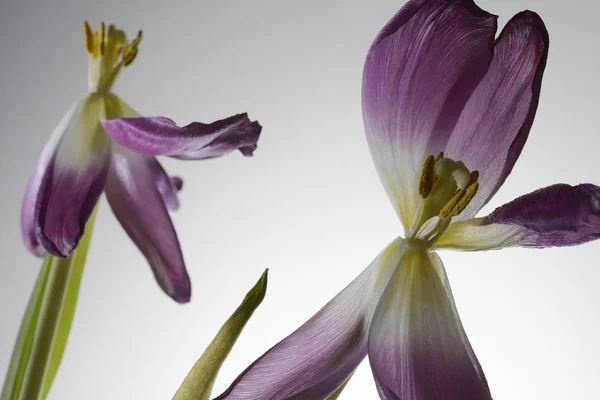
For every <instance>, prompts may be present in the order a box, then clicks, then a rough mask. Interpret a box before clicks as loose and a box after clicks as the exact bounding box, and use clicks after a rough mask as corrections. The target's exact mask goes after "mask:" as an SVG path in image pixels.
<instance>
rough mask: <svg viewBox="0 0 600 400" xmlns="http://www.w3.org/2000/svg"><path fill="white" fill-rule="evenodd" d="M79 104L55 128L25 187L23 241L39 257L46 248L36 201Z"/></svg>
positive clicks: (22, 224)
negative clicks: (37, 225)
mask: <svg viewBox="0 0 600 400" xmlns="http://www.w3.org/2000/svg"><path fill="white" fill-rule="evenodd" d="M77 105H78V103H75V104H73V105H72V106H71V108H70V109H69V111H67V113H66V114H65V116H64V117H63V118H62V120H61V121H60V122H59V124H58V126H57V127H56V129H54V132H52V135H51V136H50V138H49V139H48V142H47V143H46V145H45V146H44V149H43V150H42V153H41V154H40V158H39V160H38V162H37V165H36V167H35V171H34V172H33V175H32V176H31V178H30V179H29V182H28V184H27V188H26V189H25V196H24V197H23V203H22V207H21V230H22V234H23V242H24V243H25V247H26V248H27V250H29V251H30V252H31V253H32V254H34V255H36V256H38V257H42V256H43V255H44V254H45V253H46V250H45V249H44V247H43V246H42V245H41V244H40V243H39V242H38V240H37V235H36V233H35V203H36V200H37V197H38V193H39V190H40V185H41V184H42V179H43V177H44V174H45V173H46V170H47V169H48V165H49V164H50V161H52V157H53V156H54V153H55V152H56V147H57V146H58V144H59V143H60V139H61V138H62V137H63V135H64V133H65V131H66V130H67V129H68V128H69V125H70V123H71V120H72V119H73V115H74V113H75V110H77Z"/></svg>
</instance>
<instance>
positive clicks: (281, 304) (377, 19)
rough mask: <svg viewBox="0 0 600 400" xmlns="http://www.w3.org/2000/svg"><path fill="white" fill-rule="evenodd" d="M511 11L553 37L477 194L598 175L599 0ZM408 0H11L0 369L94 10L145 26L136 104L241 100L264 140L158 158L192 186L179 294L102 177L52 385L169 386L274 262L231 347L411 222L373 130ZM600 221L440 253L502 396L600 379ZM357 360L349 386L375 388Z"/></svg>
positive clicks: (6, 26) (60, 395)
mask: <svg viewBox="0 0 600 400" xmlns="http://www.w3.org/2000/svg"><path fill="white" fill-rule="evenodd" d="M478 3H479V5H480V6H482V7H483V8H485V9H487V10H489V11H490V12H493V13H495V14H499V15H500V16H501V18H500V24H501V25H503V24H504V23H505V22H506V21H507V20H508V18H510V17H511V16H512V15H513V14H514V13H516V12H518V11H520V10H522V9H525V8H529V9H532V10H535V11H537V12H538V13H539V14H541V15H542V17H543V18H544V20H545V21H546V23H547V26H548V29H549V31H550V37H551V46H550V56H549V61H548V68H547V70H546V76H545V82H544V86H543V91H542V97H541V101H540V108H539V112H538V115H537V119H536V122H535V124H534V127H533V130H532V133H531V136H530V139H529V142H528V144H527V146H526V147H525V150H524V152H523V155H522V157H521V159H520V160H519V162H518V163H517V165H516V168H515V169H514V172H513V174H512V176H511V177H510V178H509V179H508V181H507V183H506V185H505V186H504V187H503V188H502V189H501V191H500V192H499V193H498V195H497V197H496V198H495V199H494V200H493V201H492V203H491V204H490V206H489V207H488V208H487V209H486V210H484V211H486V212H488V211H490V210H491V209H493V207H496V206H498V205H500V204H502V203H504V202H506V201H509V200H511V199H513V198H514V197H516V196H518V195H520V194H524V193H526V192H529V191H532V190H534V189H537V188H539V187H542V186H546V185H549V184H552V183H556V182H567V183H572V184H575V183H579V182H595V183H600V172H599V170H598V166H597V160H598V145H599V144H600V141H599V139H598V136H597V135H598V129H599V128H598V122H597V121H598V110H599V107H598V106H599V100H598V87H599V85H600V75H599V74H598V72H597V71H598V65H599V63H600V47H599V46H598V37H599V36H600V25H599V24H598V21H597V18H598V17H597V15H598V11H600V9H599V8H598V5H597V4H596V3H595V2H592V1H583V0H580V1H571V2H569V3H567V2H565V1H555V0H552V1H549V0H518V1H517V0H511V1H508V0H504V1H499V0H498V1H489V0H488V1H479V2H478ZM402 5H403V1H402V0H380V1H362V2H361V1H348V0H335V1H333V0H329V1H322V0H318V1H317V0H311V1H308V0H305V1H275V0H254V1H241V0H238V1H223V0H221V1H172V2H171V1H169V2H167V1H165V2H161V1H158V0H154V1H141V0H140V1H117V0H110V1H95V2H93V1H88V0H86V1H81V0H78V1H66V0H60V1H58V0H56V1H52V2H46V1H37V2H36V1H29V0H18V1H17V0H8V1H7V0H2V3H1V4H0V57H1V58H0V59H1V71H0V89H1V94H0V121H1V125H0V126H1V128H0V135H1V148H0V185H1V186H0V187H1V188H2V200H1V202H2V207H0V221H1V225H0V238H1V240H0V255H1V264H0V321H2V322H1V331H0V376H2V378H0V379H4V375H5V372H6V368H7V365H8V361H9V358H10V354H11V349H12V346H13V341H14V339H15V337H16V334H17V329H18V327H19V323H20V321H21V317H22V315H23V311H24V308H25V305H26V302H27V299H28V297H29V293H30V291H31V288H32V286H33V283H34V279H35V277H36V275H37V271H38V268H39V265H40V261H39V260H37V259H35V258H34V257H33V256H30V255H29V254H28V253H27V252H26V251H25V249H24V247H23V245H22V243H21V234H20V228H19V212H20V203H21V198H22V194H23V191H24V189H25V185H26V183H27V180H28V178H29V176H30V174H31V173H32V171H33V168H34V163H35V162H36V160H37V158H38V155H39V152H40V150H41V149H42V146H43V145H44V143H45V141H46V139H47V138H48V136H49V135H50V133H51V131H52V130H53V129H54V127H55V126H56V124H57V123H58V121H59V120H60V118H61V117H62V116H63V114H64V113H65V112H66V111H67V109H68V107H69V106H70V105H71V103H72V102H73V101H75V100H76V99H78V98H79V97H80V96H82V95H83V94H84V93H85V92H86V90H87V79H86V76H87V56H86V54H85V51H84V48H83V39H82V33H81V23H82V21H83V20H84V19H88V20H89V21H90V22H91V23H92V25H93V26H94V27H97V25H98V23H99V22H100V20H104V21H106V22H111V23H115V24H117V26H118V27H120V28H124V29H125V30H126V31H127V32H128V33H129V35H130V36H133V35H134V34H135V32H137V30H138V29H140V28H142V29H143V30H144V39H143V41H142V44H141V48H140V53H139V56H138V58H137V59H136V61H135V62H134V64H133V65H132V66H131V67H129V68H126V69H125V70H124V71H123V72H122V74H121V76H120V79H119V81H118V82H117V84H116V86H115V92H116V93H117V94H119V95H120V96H121V97H122V98H123V99H124V100H126V101H127V102H129V103H130V104H131V105H133V106H134V107H135V108H136V109H138V110H139V111H140V112H142V113H144V114H145V115H165V116H169V117H171V118H173V119H175V121H177V122H178V123H181V124H185V123H188V122H190V121H192V120H200V121H204V122H210V121H213V120H215V119H220V118H223V117H226V116H229V115H232V114H234V113H237V112H242V111H248V112H249V113H250V116H251V117H252V118H253V119H259V120H260V122H261V123H262V125H263V126H264V130H263V136H262V137H261V139H260V142H259V148H258V150H257V151H256V153H255V157H254V158H253V159H245V158H243V157H242V156H241V155H240V154H239V153H236V154H232V155H230V156H227V157H225V158H222V159H216V160H210V161H203V162H181V161H175V160H164V165H165V167H166V168H167V169H168V171H169V172H170V173H172V174H178V175H181V176H182V177H183V178H184V180H185V187H184V190H183V192H182V193H181V203H182V207H181V209H180V210H179V211H178V212H176V213H174V214H173V220H174V223H175V225H176V228H177V231H178V233H179V236H180V240H181V243H182V246H183V250H184V255H185V259H186V261H187V265H188V268H189V271H190V274H191V277H192V283H193V287H194V291H193V297H192V302H191V304H188V305H185V306H180V305H178V304H176V303H174V302H173V301H171V300H170V299H169V298H167V296H165V295H164V294H163V293H161V291H160V290H159V288H158V287H157V285H156V283H155V281H154V278H153V277H152V275H151V273H150V269H149V267H148V266H147V264H146V261H145V259H144V258H143V257H142V256H141V254H140V253H139V251H138V250H137V248H136V247H135V246H134V245H133V244H132V243H131V242H130V240H129V238H128V237H127V235H126V234H125V233H124V231H123V230H122V229H121V227H120V226H119V224H118V222H117V221H116V219H115V218H114V216H113V215H112V213H111V211H110V208H109V207H108V205H107V204H106V202H105V199H104V198H102V205H101V209H100V214H99V218H98V221H97V224H96V229H95V232H94V238H93V241H92V246H91V249H90V253H89V261H88V263H87V266H86V271H85V274H84V278H83V284H82V287H81V295H80V300H79V305H78V312H77V315H76V318H75V322H74V325H73V330H72V332H71V338H70V342H69V346H68V349H67V351H66V353H65V356H64V359H63V363H62V367H61V369H60V371H59V374H58V376H57V379H56V381H55V384H54V387H53V389H52V391H51V393H50V397H49V398H50V399H59V400H69V399H90V400H96V399H167V398H170V396H172V395H173V393H174V392H175V390H176V388H177V387H178V385H179V383H180V382H181V380H182V379H183V377H184V376H185V375H186V373H187V372H188V370H189V368H190V367H191V365H192V364H193V363H194V361H195V360H196V359H197V357H198V356H199V355H200V354H201V353H202V351H203V350H204V348H205V346H206V345H207V344H208V343H209V341H210V340H211V338H212V337H213V335H214V334H215V332H216V331H217V329H218V328H219V327H220V325H221V324H222V322H223V321H224V320H225V319H226V318H227V316H228V315H229V314H230V313H231V312H232V311H233V310H234V309H235V307H236V306H237V305H238V303H239V302H240V300H241V298H242V297H243V295H244V294H245V292H246V290H248V289H249V288H250V286H251V285H252V284H253V283H254V282H255V281H256V279H258V277H259V275H260V273H261V272H262V270H263V269H264V268H270V269H271V273H270V286H269V291H268V294H267V297H266V300H265V302H264V303H263V305H262V306H261V308H260V309H259V310H258V311H257V313H256V314H255V316H254V318H253V319H252V320H251V321H250V323H249V325H248V326H247V329H246V330H245V332H244V334H243V335H242V337H241V339H240V340H239V342H238V345H237V346H236V348H235V349H234V351H233V353H232V354H231V356H230V358H229V359H228V360H227V362H226V364H225V366H224V367H223V369H222V372H221V374H220V376H219V379H218V381H217V384H216V387H215V393H214V394H215V395H217V394H219V393H220V392H221V391H222V390H223V389H225V388H226V386H227V385H228V384H229V382H231V380H233V379H234V377H235V376H237V374H238V373H239V372H241V371H242V370H243V369H244V368H245V367H246V365H247V364H249V363H250V362H251V361H253V360H254V359H255V358H256V357H258V356H259V355H260V354H262V353H263V351H265V350H266V349H267V348H269V347H270V346H271V345H272V344H274V343H275V342H276V341H278V340H280V339H281V338H283V337H284V336H285V335H287V334H288V333H290V332H291V331H292V330H293V329H295V328H296V327H297V326H299V324H300V323H302V322H303V321H304V320H305V319H307V318H308V317H310V316H311V315H312V314H313V313H314V312H316V311H317V310H318V309H319V308H320V307H321V306H322V305H324V304H325V302H326V301H328V300H329V299H330V298H331V297H332V296H333V295H335V294H336V293H337V292H338V291H339V290H340V289H341V288H342V287H343V286H345V285H346V284H347V283H348V282H349V281H350V280H352V279H353V278H354V277H355V276H356V275H357V274H358V273H359V272H360V271H362V269H363V268H364V267H365V266H366V265H367V264H368V263H369V262H370V261H371V260H372V259H373V258H374V257H375V256H376V255H377V253H378V252H379V251H380V250H381V249H382V248H383V247H384V246H385V245H386V244H387V243H388V242H389V241H390V240H392V239H393V238H395V237H396V236H397V235H399V234H401V225H400V223H399V222H398V220H397V219H396V217H395V214H394V211H393V210H392V208H391V206H390V205H389V204H388V200H387V198H386V196H385V194H384V191H383V189H382V187H381V185H380V183H379V181H378V178H377V175H376V173H375V169H374V167H373V165H372V162H371V159H370V155H369V152H368V149H367V145H366V141H365V138H364V134H363V125H362V117H361V104H360V88H361V74H362V67H363V60H364V57H365V55H366V51H367V49H368V46H369V45H370V43H371V41H372V40H373V38H374V37H375V35H376V33H377V32H378V31H379V29H380V28H381V27H382V26H383V25H384V24H385V23H386V22H387V20H388V19H389V18H390V17H391V16H392V15H393V14H394V13H395V12H396V11H397V10H398V9H399V8H400V7H401V6H402ZM599 254H600V242H597V243H592V244H587V245H584V246H581V247H577V248H561V249H549V250H544V251H539V250H521V249H511V250H505V251H501V252H493V253H489V252H486V253H483V252H482V253H452V252H444V253H443V254H442V258H443V260H444V261H445V264H446V267H447V269H448V273H449V275H450V280H451V283H452V286H453V290H454V295H455V297H456V301H457V303H458V307H459V311H460V314H461V316H462V320H463V322H464V325H465V328H466V330H467V333H468V335H469V337H470V340H471V342H472V345H473V347H474V349H475V351H476V353H477V355H478V357H479V360H480V361H481V364H482V365H483V367H484V370H485V372H486V375H487V377H488V380H489V383H490V386H491V389H492V393H493V395H494V398H495V399H499V400H531V399H544V400H552V399H555V400H559V399H561V400H562V399H584V400H585V399H590V400H592V399H597V398H598V388H597V385H598V381H597V379H598V375H599V373H600V365H599V363H598V360H599V358H600V341H598V335H599V334H600V323H599V317H598V313H597V309H598V305H600V291H599V290H598V288H599V287H600V283H599V282H598V278H599V277H600V272H599V270H598V269H599V267H600V261H598V255H599ZM376 397H377V396H376V391H375V387H374V384H373V382H372V377H371V375H370V370H369V368H368V363H367V362H364V363H363V364H362V365H361V367H360V368H359V370H358V372H357V373H356V375H355V376H354V378H352V380H351V382H350V384H349V385H348V387H347V389H346V392H345V393H344V395H343V396H342V398H343V399H361V400H362V399H375V398H376Z"/></svg>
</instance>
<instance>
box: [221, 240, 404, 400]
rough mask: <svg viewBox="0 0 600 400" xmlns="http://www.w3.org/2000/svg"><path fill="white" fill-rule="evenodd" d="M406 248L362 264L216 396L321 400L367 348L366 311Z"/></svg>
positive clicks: (398, 246) (397, 246)
mask: <svg viewBox="0 0 600 400" xmlns="http://www.w3.org/2000/svg"><path fill="white" fill-rule="evenodd" d="M405 248H406V245H405V242H404V241H403V240H402V239H397V240H396V241H394V242H393V243H392V244H390V245H389V246H388V247H387V248H386V249H385V250H384V251H383V252H381V253H380V254H379V256H378V257H377V258H376V259H375V260H374V261H373V262H372V263H371V265H370V266H369V267H367V269H366V270H365V271H364V272H363V273H362V274H361V275H359V276H358V278H356V279H355V280H354V281H353V282H352V283H350V285H348V286H347V287H346V288H345V289H344V290H342V291H341V292H340V293H339V294H338V295H337V296H336V297H334V298H333V299H332V300H331V301H330V302H329V303H328V304H327V305H325V307H323V308H322V309H321V310H320V311H319V312H318V313H317V314H316V315H315V316H313V317H312V318H311V319H310V320H308V321H307V322H306V323H305V324H304V325H302V326H301V327H300V328H298V330H296V331H295V332H294V333H292V334H291V335H290V336H288V337H287V338H285V339H283V340H282V341H281V342H279V343H278V344H276V345H275V346H274V347H272V348H271V349H270V350H268V351H267V352H266V353H265V354H263V355H262V356H261V357H260V358H259V359H258V360H256V361H255V362H254V363H253V364H252V365H250V367H248V368H247V369H246V370H245V371H244V372H243V373H242V374H241V375H240V376H239V377H238V378H237V380H236V381H235V382H234V383H233V384H232V385H231V386H230V387H229V389H227V391H225V392H224V393H223V394H222V395H221V396H219V397H218V398H217V399H218V400H224V399H228V400H264V399H270V400H324V399H326V398H327V397H328V396H329V395H331V394H332V393H334V392H335V391H336V390H337V389H338V388H339V387H340V386H341V385H342V384H343V383H344V382H345V381H346V380H347V379H348V377H349V376H350V375H351V374H352V372H353V371H354V370H355V369H356V367H357V366H358V364H359V363H360V362H361V361H362V359H363V358H364V357H365V355H366V353H367V332H368V329H369V324H370V320H371V316H372V314H373V311H374V309H375V306H376V304H377V300H378V299H379V297H380V296H381V293H382V291H383V289H384V288H385V286H386V284H387V281H388V280H389V277H390V275H391V273H392V271H393V270H394V268H395V267H396V265H397V264H398V262H399V261H400V258H401V257H402V253H403V252H404V250H405Z"/></svg>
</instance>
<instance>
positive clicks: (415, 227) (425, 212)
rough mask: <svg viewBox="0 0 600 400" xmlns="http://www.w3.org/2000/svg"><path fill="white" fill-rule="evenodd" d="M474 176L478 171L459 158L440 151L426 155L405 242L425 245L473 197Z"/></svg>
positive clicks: (443, 229) (475, 190)
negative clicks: (453, 157)
mask: <svg viewBox="0 0 600 400" xmlns="http://www.w3.org/2000/svg"><path fill="white" fill-rule="evenodd" d="M478 178H479V172H478V171H472V172H470V171H469V170H468V168H467V167H466V166H465V164H464V163H463V162H462V161H454V160H452V159H450V158H445V157H444V153H440V154H438V156H437V157H434V156H433V155H430V156H428V157H427V158H426V159H425V162H424V163H423V168H422V170H421V177H420V179H419V196H420V197H421V201H420V202H419V206H418V208H417V212H416V213H415V215H414V217H413V221H412V223H411V226H410V229H409V232H408V235H407V236H408V240H409V242H411V243H412V244H413V245H416V246H419V247H424V248H429V247H430V246H431V245H432V244H433V243H434V242H435V241H436V240H437V238H439V237H440V236H441V235H442V233H444V231H445V230H446V228H448V226H449V225H450V222H451V221H452V217H456V216H458V215H459V214H460V213H462V212H463V211H464V210H465V208H467V206H468V205H469V203H470V202H471V200H472V199H473V197H475V194H476V193H477V189H479V183H478V182H477V180H478Z"/></svg>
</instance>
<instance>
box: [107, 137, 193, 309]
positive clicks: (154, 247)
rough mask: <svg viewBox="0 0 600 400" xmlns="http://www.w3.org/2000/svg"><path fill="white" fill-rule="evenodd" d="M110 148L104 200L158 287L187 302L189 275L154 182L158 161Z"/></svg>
mask: <svg viewBox="0 0 600 400" xmlns="http://www.w3.org/2000/svg"><path fill="white" fill-rule="evenodd" d="M113 149H114V150H113V156H112V162H111V168H110V171H109V174H108V179H107V182H106V197H107V198H108V202H109V203H110V206H111V208H112V210H113V212H114V214H115V216H116V217H117V219H118V220H119V222H120V223H121V225H122V226H123V228H124V229H125V231H126V232H127V234H128V235H129V237H130V238H131V239H132V240H133V242H134V243H135V244H136V245H137V247H138V248H139V249H140V251H141V252H142V253H143V254H144V256H145V257H146V259H147V260H148V263H149V264H150V267H151V268H152V271H153V273H154V276H155V277H156V280H157V282H158V284H159V285H160V287H161V288H162V289H163V290H164V291H165V293H167V294H168V295H169V296H170V297H171V298H173V299H174V300H175V301H177V302H180V303H185V302H188V301H189V300H190V296H191V284H190V279H189V277H188V274H187V271H186V268H185V264H184V261H183V255H182V253H181V248H180V245H179V240H178V238H177V233H176V232H175V228H174V227H173V224H172V222H171V219H170V217H169V213H168V210H167V206H166V204H165V200H164V198H163V194H161V192H160V191H159V189H158V187H157V185H156V168H157V165H158V163H157V162H156V160H154V159H153V158H151V157H147V156H144V155H141V154H135V153H132V152H130V151H129V150H127V149H125V148H122V147H120V146H118V145H113Z"/></svg>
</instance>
